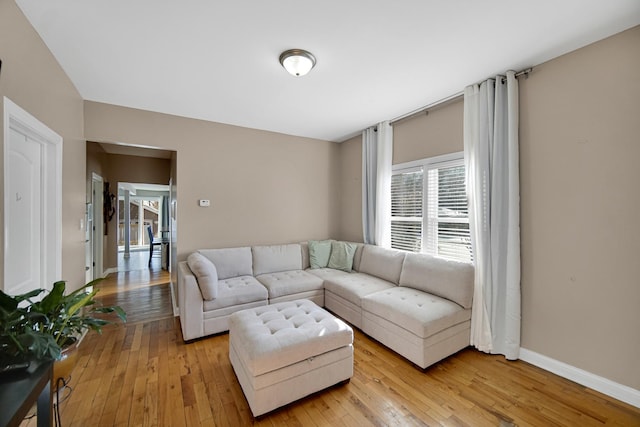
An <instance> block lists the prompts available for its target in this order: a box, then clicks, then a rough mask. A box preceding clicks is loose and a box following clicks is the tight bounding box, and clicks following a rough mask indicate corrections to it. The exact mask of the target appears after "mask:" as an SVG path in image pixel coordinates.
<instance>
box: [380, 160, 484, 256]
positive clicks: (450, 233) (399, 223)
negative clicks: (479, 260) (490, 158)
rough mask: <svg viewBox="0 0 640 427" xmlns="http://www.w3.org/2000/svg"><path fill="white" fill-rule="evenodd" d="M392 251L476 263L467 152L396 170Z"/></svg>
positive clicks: (392, 209)
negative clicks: (470, 229) (468, 194)
mask: <svg viewBox="0 0 640 427" xmlns="http://www.w3.org/2000/svg"><path fill="white" fill-rule="evenodd" d="M391 247H393V248H396V249H403V250H406V251H411V252H424V253H428V254H432V255H437V256H441V257H443V258H448V259H455V260H459V261H472V260H473V254H472V253H471V236H470V233H469V211H468V207H467V195H466V188H465V170H464V162H463V159H462V153H459V154H455V155H450V156H442V157H437V158H433V159H425V160H421V161H418V162H411V163H408V164H402V165H396V166H394V172H393V175H392V177H391Z"/></svg>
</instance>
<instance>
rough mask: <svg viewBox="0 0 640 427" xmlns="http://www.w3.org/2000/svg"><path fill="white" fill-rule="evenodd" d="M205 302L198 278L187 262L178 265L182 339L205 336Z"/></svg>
mask: <svg viewBox="0 0 640 427" xmlns="http://www.w3.org/2000/svg"><path fill="white" fill-rule="evenodd" d="M203 307H204V301H203V299H202V293H200V287H199V286H198V282H197V281H196V276H194V274H193V273H192V272H191V269H190V268H189V265H188V264H187V262H186V261H182V262H179V263H178V311H179V313H180V325H181V327H182V338H183V339H184V340H185V341H187V340H192V339H194V338H199V337H202V336H204V325H203V322H202V319H203V315H204V308H203Z"/></svg>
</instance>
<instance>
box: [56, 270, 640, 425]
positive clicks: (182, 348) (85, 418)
mask: <svg viewBox="0 0 640 427" xmlns="http://www.w3.org/2000/svg"><path fill="white" fill-rule="evenodd" d="M152 273H153V272H152ZM159 274H160V276H158V277H156V278H155V279H154V281H153V282H152V287H153V286H154V285H155V286H159V287H161V286H162V283H161V282H162V281H163V280H164V279H162V273H161V272H160V273H159ZM136 277H137V276H135V275H126V274H122V273H121V274H118V275H112V277H110V278H109V279H108V280H107V281H105V282H103V286H102V288H103V292H102V294H103V295H104V296H105V302H107V301H108V299H107V298H106V297H107V296H109V295H111V296H112V295H117V298H118V299H117V301H119V302H120V303H121V304H123V305H124V304H128V307H130V308H129V310H133V311H136V314H135V315H134V316H131V314H132V313H133V311H132V313H130V318H131V317H135V321H133V322H129V323H127V324H126V325H125V326H122V325H120V326H113V327H108V328H107V329H106V330H105V331H104V333H103V335H102V336H100V335H97V334H95V333H90V334H89V335H87V337H86V338H85V340H84V342H83V343H82V345H81V348H80V352H81V354H80V360H79V363H78V364H77V366H76V368H75V369H74V371H73V373H72V380H71V386H72V387H73V388H74V390H73V393H72V394H71V396H70V397H69V398H68V399H67V400H66V401H65V402H64V403H63V404H61V415H62V422H63V425H64V426H140V425H142V426H244V425H251V424H255V425H268V426H281V425H286V426H339V425H347V426H362V425H374V426H404V425H421V426H423V425H427V426H437V425H446V426H512V425H517V426H556V425H558V426H640V410H639V409H637V408H634V407H632V406H630V405H627V404H624V403H622V402H619V401H616V400H614V399H611V398H609V397H607V396H604V395H602V394H600V393H598V392H595V391H592V390H589V389H586V388H585V387H582V386H580V385H578V384H576V383H573V382H571V381H568V380H565V379H562V378H560V377H558V376H555V375H553V374H551V373H549V372H546V371H544V370H542V369H539V368H536V367H534V366H532V365H529V364H527V363H525V362H521V361H516V362H509V361H506V360H505V359H504V358H503V357H501V356H489V355H485V354H482V353H479V352H477V351H475V350H472V349H466V350H463V351H461V352H459V353H458V354H456V355H454V356H452V357H449V358H447V359H445V360H444V361H442V362H440V363H438V364H436V365H434V366H432V367H430V368H428V369H427V370H425V371H422V370H420V369H418V368H416V367H415V366H414V365H412V364H411V363H409V362H408V361H407V360H405V359H403V358H402V357H400V356H398V355H397V354H396V353H394V352H392V351H390V350H388V349H387V348H385V347H384V346H383V345H381V344H379V343H377V342H375V341H373V340H371V339H370V338H368V337H367V336H365V335H363V334H362V333H361V332H360V331H357V330H356V331H355V342H354V348H355V352H354V363H355V374H354V376H353V378H352V379H351V381H350V382H349V383H347V384H342V385H338V386H334V387H332V388H330V389H328V390H325V391H323V392H319V393H316V394H314V395H312V396H310V397H307V398H305V399H302V400H300V401H298V402H296V403H293V404H291V405H288V406H286V407H284V408H282V409H279V410H276V411H274V412H272V413H270V414H267V415H265V416H263V417H261V418H260V419H258V420H255V419H253V418H252V416H251V413H250V410H249V407H248V405H247V402H246V400H245V398H244V395H243V394H242V390H241V389H240V386H239V384H238V382H237V380H236V377H235V375H234V373H233V369H232V368H231V365H230V362H229V358H228V344H229V341H228V334H220V335H216V336H212V337H208V338H204V339H200V340H197V341H195V342H191V343H186V344H185V343H184V342H183V340H182V337H181V333H180V327H179V321H178V320H177V319H174V318H173V317H170V316H164V317H163V318H159V316H158V315H157V313H155V314H152V315H151V318H150V319H149V320H145V319H144V314H143V312H144V309H143V310H136V309H135V308H136V307H145V306H148V305H149V304H150V303H149V298H152V299H153V297H152V296H150V295H143V294H140V293H136V292H135V290H138V289H141V286H142V284H143V283H144V281H145V280H147V281H148V280H149V279H146V278H145V277H146V276H145V275H144V274H142V275H140V277H137V278H136ZM136 280H137V281H138V283H136ZM147 286H148V285H147ZM116 290H117V291H116ZM158 298H160V297H158ZM162 298H164V297H162ZM165 303H168V302H167V301H165ZM151 305H153V304H151Z"/></svg>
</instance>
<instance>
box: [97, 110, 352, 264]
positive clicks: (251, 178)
mask: <svg viewBox="0 0 640 427" xmlns="http://www.w3.org/2000/svg"><path fill="white" fill-rule="evenodd" d="M85 132H86V137H87V139H89V140H95V141H108V142H124V143H130V144H138V145H146V146H156V147H160V148H164V149H169V150H175V151H176V152H177V162H176V166H175V170H176V181H177V183H178V185H177V192H178V194H179V196H178V199H177V200H178V202H177V206H178V212H177V216H178V230H177V232H178V243H177V246H178V248H177V255H178V258H179V259H183V258H185V257H186V256H187V255H188V254H189V253H190V252H191V251H193V250H195V249H198V248H207V247H211V248H214V247H226V246H240V245H253V244H267V243H284V242H295V241H302V240H307V239H314V238H326V237H330V236H334V235H336V234H337V231H338V225H337V224H338V218H337V208H336V205H337V198H336V194H337V190H338V188H339V186H338V179H339V178H338V166H337V165H338V150H339V147H338V145H336V144H334V143H330V142H327V141H320V140H313V139H308V138H300V137H294V136H288V135H282V134H277V133H272V132H265V131H260V130H254V129H246V128H241V127H236V126H229V125H224V124H220V123H212V122H205V121H200V120H193V119H186V118H181V117H176V116H170V115H164V114H158V113H152V112H147V111H141V110H134V109H129V108H123V107H117V106H112V105H106V104H99V103H94V102H86V103H85ZM198 199H210V200H211V207H209V208H201V207H199V206H198Z"/></svg>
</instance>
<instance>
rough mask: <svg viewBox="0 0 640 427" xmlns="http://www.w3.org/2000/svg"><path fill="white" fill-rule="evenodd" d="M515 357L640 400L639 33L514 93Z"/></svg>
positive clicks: (587, 51)
mask: <svg viewBox="0 0 640 427" xmlns="http://www.w3.org/2000/svg"><path fill="white" fill-rule="evenodd" d="M520 103H521V107H520V108H521V109H520V150H521V151H520V164H521V165H520V167H521V169H520V175H521V187H520V188H521V190H520V191H521V193H520V194H521V233H522V243H521V248H522V318H523V322H522V345H523V347H525V348H527V349H530V350H533V351H536V352H538V353H542V354H544V355H546V356H549V357H551V358H554V359H557V360H560V361H563V362H566V363H568V364H570V365H573V366H576V367H578V368H581V369H584V370H586V371H589V372H592V373H595V374H598V375H601V376H603V377H605V378H609V379H611V380H613V381H615V382H618V383H621V384H625V385H627V386H630V387H633V388H635V389H640V368H638V361H640V332H639V330H640V309H639V307H640V267H639V265H640V262H639V256H640V228H639V227H638V212H640V190H639V189H638V185H639V184H640V168H639V167H638V165H637V162H638V159H640V27H636V28H634V29H631V30H628V31H626V32H623V33H621V34H618V35H616V36H613V37H611V38H609V39H606V40H603V41H600V42H598V43H595V44H593V45H590V46H587V47H585V48H583V49H580V50H577V51H575V52H573V53H570V54H567V55H564V56H562V57H559V58H556V59H554V60H552V61H550V62H547V63H545V64H543V65H540V66H538V67H536V68H535V69H534V71H533V73H532V74H531V76H530V77H529V79H526V80H525V79H521V82H520Z"/></svg>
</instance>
